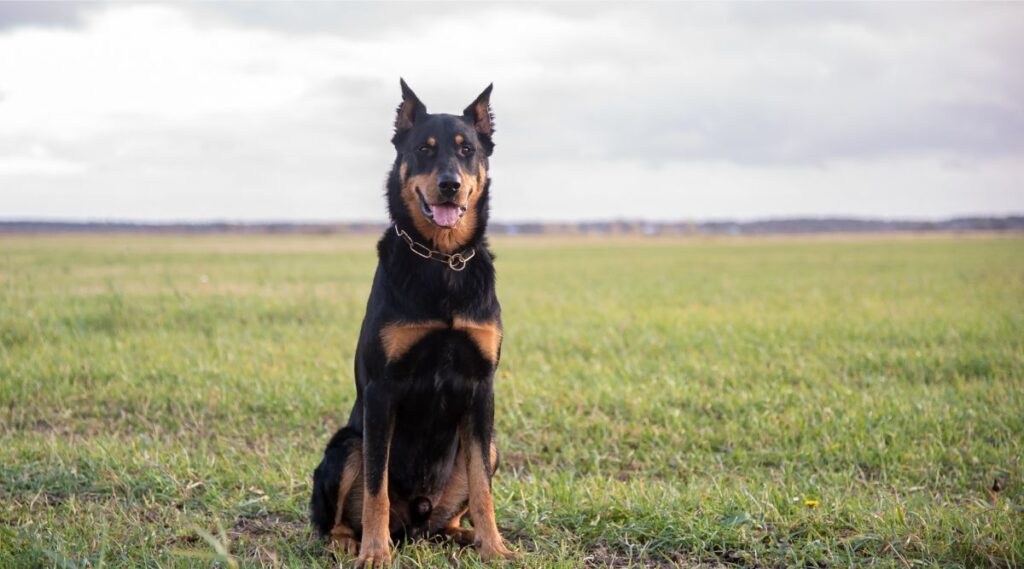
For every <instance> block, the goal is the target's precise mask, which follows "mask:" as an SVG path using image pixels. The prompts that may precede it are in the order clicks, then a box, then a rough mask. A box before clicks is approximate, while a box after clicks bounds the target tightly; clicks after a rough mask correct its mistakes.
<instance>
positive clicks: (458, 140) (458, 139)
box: [455, 134, 466, 144]
mask: <svg viewBox="0 0 1024 569" xmlns="http://www.w3.org/2000/svg"><path fill="white" fill-rule="evenodd" d="M464 140H466V139H465V138H463V137H462V135H461V134H456V135H455V144H462V142H463V141H464Z"/></svg>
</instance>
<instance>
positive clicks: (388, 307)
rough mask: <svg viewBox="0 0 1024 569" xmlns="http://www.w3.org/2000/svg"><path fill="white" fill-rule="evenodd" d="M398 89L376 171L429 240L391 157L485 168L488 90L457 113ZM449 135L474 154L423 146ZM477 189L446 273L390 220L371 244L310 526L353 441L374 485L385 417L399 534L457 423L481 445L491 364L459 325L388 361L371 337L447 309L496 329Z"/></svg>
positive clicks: (408, 221)
mask: <svg viewBox="0 0 1024 569" xmlns="http://www.w3.org/2000/svg"><path fill="white" fill-rule="evenodd" d="M402 90H403V104H402V105H400V106H399V109H398V120H397V121H396V131H395V135H394V137H393V139H392V142H393V144H394V146H395V150H396V154H397V156H396V159H395V162H394V164H393V165H392V169H391V173H390V175H389V176H388V179H387V198H388V210H389V213H390V215H391V218H392V221H393V222H394V223H397V224H398V227H400V228H401V229H402V230H404V231H406V232H407V233H408V234H409V235H410V236H411V237H412V238H413V239H414V240H416V241H417V242H419V243H423V244H425V245H428V246H430V243H431V242H430V236H429V235H424V234H423V233H421V232H420V231H418V230H417V228H416V224H415V223H414V221H413V216H414V215H418V214H417V212H415V211H409V209H408V207H407V204H406V203H405V202H404V201H403V199H402V194H401V192H402V187H401V186H402V179H401V175H400V170H401V166H402V164H405V165H406V172H407V175H408V176H412V175H417V174H425V173H429V172H440V173H442V174H444V173H445V172H447V171H449V170H453V169H457V170H458V171H462V172H475V171H478V168H480V166H481V165H482V166H483V167H484V168H486V167H487V165H488V163H487V161H488V159H489V157H490V155H491V153H492V152H493V149H494V143H493V141H492V139H491V134H492V132H493V120H492V118H491V116H490V110H489V106H488V97H489V94H490V87H488V89H487V90H486V91H485V92H484V93H483V94H482V95H481V97H480V98H478V99H477V100H476V101H474V103H473V104H471V105H470V107H468V108H467V110H466V112H465V113H463V115H442V114H438V115H431V114H429V113H427V111H426V107H425V106H424V105H423V104H422V103H420V102H419V99H417V98H416V96H415V94H413V93H412V91H411V90H409V89H408V86H406V85H405V82H404V81H403V82H402ZM481 103H482V105H483V106H482V107H480V105H481ZM479 108H483V109H485V110H486V117H482V116H480V115H479V113H478V112H475V110H474V109H479ZM480 121H483V122H484V123H485V124H483V125H481V124H480ZM457 134H458V135H461V136H463V137H464V139H465V144H466V145H471V146H472V147H473V149H474V150H475V152H472V153H471V154H470V153H467V152H466V149H465V148H463V147H454V145H453V148H448V147H447V146H446V145H443V144H439V145H438V147H437V148H436V149H433V150H432V152H424V151H423V144H424V142H423V141H424V140H426V139H427V137H431V138H432V139H435V140H437V141H448V140H454V137H455V135H457ZM479 191H480V195H479V196H477V199H476V201H475V203H474V204H471V207H473V208H474V210H473V211H474V213H475V216H476V225H475V230H474V231H473V232H472V234H471V235H468V236H467V238H466V239H465V240H464V242H463V243H462V245H461V248H460V249H459V251H460V252H462V253H463V254H468V253H470V252H475V256H474V257H473V259H472V261H471V262H469V263H468V264H467V266H466V267H465V269H464V270H462V271H453V270H452V269H451V268H449V267H448V266H447V265H445V264H444V263H439V262H436V261H433V260H428V259H424V258H422V257H420V256H418V255H416V254H415V253H413V252H412V251H411V250H410V248H409V246H408V244H407V243H406V242H405V241H404V240H403V239H402V238H401V237H399V236H398V235H397V234H396V232H395V229H394V227H389V228H388V229H387V230H386V231H385V233H384V235H383V236H382V237H381V239H380V241H379V242H378V244H377V253H378V265H377V269H376V273H375V274H374V278H373V284H372V287H371V291H370V297H369V300H368V302H367V305H366V315H365V317H364V320H363V323H362V328H361V330H360V334H359V342H358V345H357V349H356V357H355V379H356V393H357V396H356V401H355V405H354V406H353V408H352V410H351V413H350V415H349V419H348V423H347V425H346V426H345V427H344V428H342V429H341V430H339V431H338V432H337V433H336V434H335V435H334V437H333V438H332V439H331V441H330V443H329V444H328V445H327V448H326V450H325V452H324V457H323V460H322V462H321V463H320V465H319V466H318V467H317V469H316V471H315V472H314V475H313V478H314V481H313V495H312V500H311V510H312V512H311V513H312V516H311V517H312V523H313V525H314V526H315V527H316V529H317V530H318V531H319V532H320V534H321V535H326V534H328V533H329V532H330V531H331V529H332V527H333V524H334V518H335V511H336V507H337V501H338V484H339V480H340V479H341V475H342V471H343V469H344V468H345V464H346V459H347V457H348V455H349V453H350V452H351V451H352V449H353V448H354V447H353V445H356V446H358V445H359V444H361V445H362V447H361V448H362V451H363V453H364V457H365V460H364V463H365V465H366V469H365V470H364V476H365V483H366V487H367V489H368V490H369V491H370V492H376V490H377V489H379V488H380V486H381V483H382V478H383V465H384V464H385V459H386V458H387V447H386V442H387V435H388V428H389V425H390V424H392V423H393V434H392V436H391V443H390V444H391V446H390V460H389V461H388V464H389V467H388V479H389V480H388V489H389V495H390V496H391V502H392V507H393V508H394V506H395V504H396V503H401V504H405V505H407V507H408V517H407V521H408V524H409V526H410V527H406V528H404V531H403V532H401V534H402V535H418V534H420V533H422V530H423V527H422V526H423V524H425V523H426V519H427V517H429V515H430V513H431V511H432V509H433V506H434V505H433V504H431V502H430V500H429V499H427V498H426V497H427V496H431V495H436V494H437V493H438V491H439V489H440V488H442V487H443V486H444V485H445V483H446V482H447V481H448V479H449V478H450V477H451V475H452V469H453V464H454V462H455V458H456V454H457V452H458V450H459V445H460V442H459V441H460V439H459V429H460V427H464V428H466V429H468V430H469V432H471V433H472V437H473V442H474V444H479V445H481V448H482V449H487V448H489V446H490V444H491V438H492V431H493V420H494V391H493V380H494V371H495V368H496V367H497V361H490V360H489V359H488V358H487V357H486V356H485V354H483V353H482V352H481V350H480V349H478V347H477V345H476V344H474V343H473V341H471V339H470V337H469V336H468V335H467V333H466V332H464V331H460V330H454V329H443V330H437V331H434V332H431V333H429V334H428V335H426V336H425V337H423V338H422V340H421V341H419V342H418V343H416V344H415V345H414V346H413V347H412V348H411V349H409V350H408V351H407V352H406V353H404V355H403V356H402V357H401V358H400V359H398V360H396V361H391V362H389V361H388V360H387V358H386V356H385V349H384V346H383V343H382V340H381V331H382V329H383V328H384V327H385V326H387V325H388V324H392V323H396V322H422V321H442V322H446V323H449V325H450V323H452V322H453V319H454V318H455V317H456V316H458V317H460V318H468V319H470V320H473V321H479V322H495V323H497V326H498V328H499V329H500V326H501V306H500V305H499V303H498V299H497V296H496V294H495V271H494V263H493V261H494V256H493V255H492V254H491V251H490V250H489V248H488V245H487V240H486V237H485V232H486V227H487V220H488V213H489V212H488V207H489V197H490V180H489V178H488V179H486V182H485V183H484V185H483V187H482V188H480V189H479ZM485 456H486V453H485ZM354 491H358V492H362V491H363V489H362V488H356V489H354ZM357 533H358V528H357ZM393 537H396V538H397V537H400V535H399V534H396V535H393Z"/></svg>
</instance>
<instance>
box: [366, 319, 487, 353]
mask: <svg viewBox="0 0 1024 569" xmlns="http://www.w3.org/2000/svg"><path fill="white" fill-rule="evenodd" d="M449 329H451V330H459V331H462V332H465V333H466V335H467V336H469V339H470V340H472V341H473V343H474V344H476V347H477V349H478V350H480V353H481V354H482V355H483V356H484V357H485V358H487V360H488V361H490V362H491V363H496V362H497V361H498V347H499V346H500V345H501V329H499V328H498V325H497V323H496V322H474V321H472V320H467V319H465V318H458V317H456V318H455V320H454V321H453V322H452V326H451V328H449V327H448V325H447V324H445V323H444V322H442V321H440V320H427V321H425V322H395V323H392V324H388V325H387V326H384V328H382V329H381V331H380V340H381V343H382V344H383V345H384V356H385V357H386V358H387V360H388V361H389V362H393V361H396V360H398V359H399V358H401V357H402V356H403V355H405V354H406V353H407V352H408V351H409V350H410V349H412V347H413V346H415V345H416V344H417V343H418V342H419V341H420V340H422V339H423V338H424V336H426V335H427V334H430V333H431V332H436V331H438V330H449Z"/></svg>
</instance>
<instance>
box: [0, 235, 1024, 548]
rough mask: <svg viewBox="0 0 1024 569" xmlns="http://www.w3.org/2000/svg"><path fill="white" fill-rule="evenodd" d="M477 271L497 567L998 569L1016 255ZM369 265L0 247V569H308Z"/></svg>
mask: <svg viewBox="0 0 1024 569" xmlns="http://www.w3.org/2000/svg"><path fill="white" fill-rule="evenodd" d="M495 249H496V251H497V253H498V269H499V294H500V297H501V299H502V301H503V304H504V308H505V322H506V343H505V346H504V349H503V360H502V364H501V368H500V370H499V374H498V379H497V381H498V387H497V392H498V395H497V397H498V411H497V416H498V429H499V437H500V438H499V441H500V445H501V447H502V449H503V454H504V464H503V467H502V469H501V471H500V472H499V474H498V476H497V478H496V482H495V492H496V500H497V510H498V520H499V525H500V526H501V527H502V529H503V532H504V534H505V535H506V537H507V538H508V539H509V541H510V542H511V545H512V546H513V547H514V548H515V549H518V550H520V551H523V552H524V554H525V555H524V557H523V559H522V561H521V563H520V564H521V565H522V566H524V567H540V566H546V567H579V566H595V567H606V566H614V567H627V566H647V565H658V564H660V565H665V566H675V565H678V566H682V567H691V566H722V565H726V566H733V565H735V566H765V567H781V566H803V567H807V566H818V567H824V566H830V567H831V566H854V565H856V566H864V565H876V566H883V567H887V566H888V567H916V566H951V565H952V566H957V565H960V566H996V567H1013V566H1021V565H1022V564H1024V482H1022V474H1024V472H1022V464H1021V463H1022V449H1024V442H1022V441H1024V240H1021V239H1018V238H979V239H960V238H954V237H942V238H929V239H911V238H888V239H848V240H841V239H840V240H813V239H807V240H798V239H773V240H763V241H747V240H717V241H701V240H692V241H661V240H647V241H644V240H624V241H598V240H594V241H587V240H573V239H559V240H530V239H517V240H499V241H497V242H496V244H495ZM374 263H375V259H374V257H373V249H372V242H371V241H370V240H367V239H355V238H342V237H233V236H219V237H151V236H146V237H141V236H123V237H98V236H91V237H33V238H24V237H10V236H8V237H0V566H3V567H8V566H13V567H19V566H29V567H34V566H58V567H98V566H104V567H138V566H153V567H156V566H159V567H192V566H196V565H200V566H214V565H216V566H239V567H249V566H288V567H296V566H311V567H329V566H335V565H336V562H335V561H334V560H333V559H332V557H331V556H330V554H329V553H328V552H327V551H325V549H324V547H323V545H322V544H321V543H320V542H319V541H318V540H315V539H313V538H312V537H311V534H310V531H309V528H308V526H307V523H306V507H307V506H306V504H307V500H308V494H309V488H310V476H311V472H312V469H313V467H314V466H315V465H316V463H317V462H318V460H319V457H320V454H321V451H322V448H323V445H324V444H325V443H326V442H327V439H328V438H329V436H330V434H331V433H332V432H333V430H334V429H335V428H336V427H337V426H338V425H339V424H341V423H342V422H343V421H344V420H345V418H346V415H347V412H348V410H349V408H350V407H351V403H352V400H353V397H354V386H353V380H352V375H351V365H352V357H353V350H354V347H355V341H356V335H357V333H358V325H359V321H360V319H361V317H362V311H363V307H364V305H365V300H366V295H367V293H368V290H369V284H370V278H371V275H372V270H373V266H374ZM994 485H995V487H997V488H998V490H997V491H993V488H994ZM397 560H398V562H399V563H400V564H401V566H413V567H415V566H424V567H445V566H449V565H450V564H457V565H459V566H463V567H476V566H478V565H479V561H478V560H477V557H476V554H475V552H473V551H472V550H471V549H466V550H463V549H458V548H455V547H453V546H449V545H438V544H428V543H417V544H412V545H405V546H402V547H400V548H399V549H398V550H397Z"/></svg>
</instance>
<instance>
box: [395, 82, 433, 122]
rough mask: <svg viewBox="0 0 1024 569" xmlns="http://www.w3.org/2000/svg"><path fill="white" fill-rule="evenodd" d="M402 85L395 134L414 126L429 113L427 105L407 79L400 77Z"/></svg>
mask: <svg viewBox="0 0 1024 569" xmlns="http://www.w3.org/2000/svg"><path fill="white" fill-rule="evenodd" d="M398 81H399V83H401V85H402V104H400V105H398V115H397V116H396V117H395V135H396V136H397V135H399V134H402V133H403V132H405V131H407V130H409V129H410V128H412V126H413V125H414V124H416V121H418V120H420V119H422V118H423V116H424V115H426V114H427V107H425V106H423V103H421V102H420V99H419V97H417V96H416V93H413V92H412V89H410V88H409V86H408V85H406V84H405V79H401V78H400V79H399V80H398Z"/></svg>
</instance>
